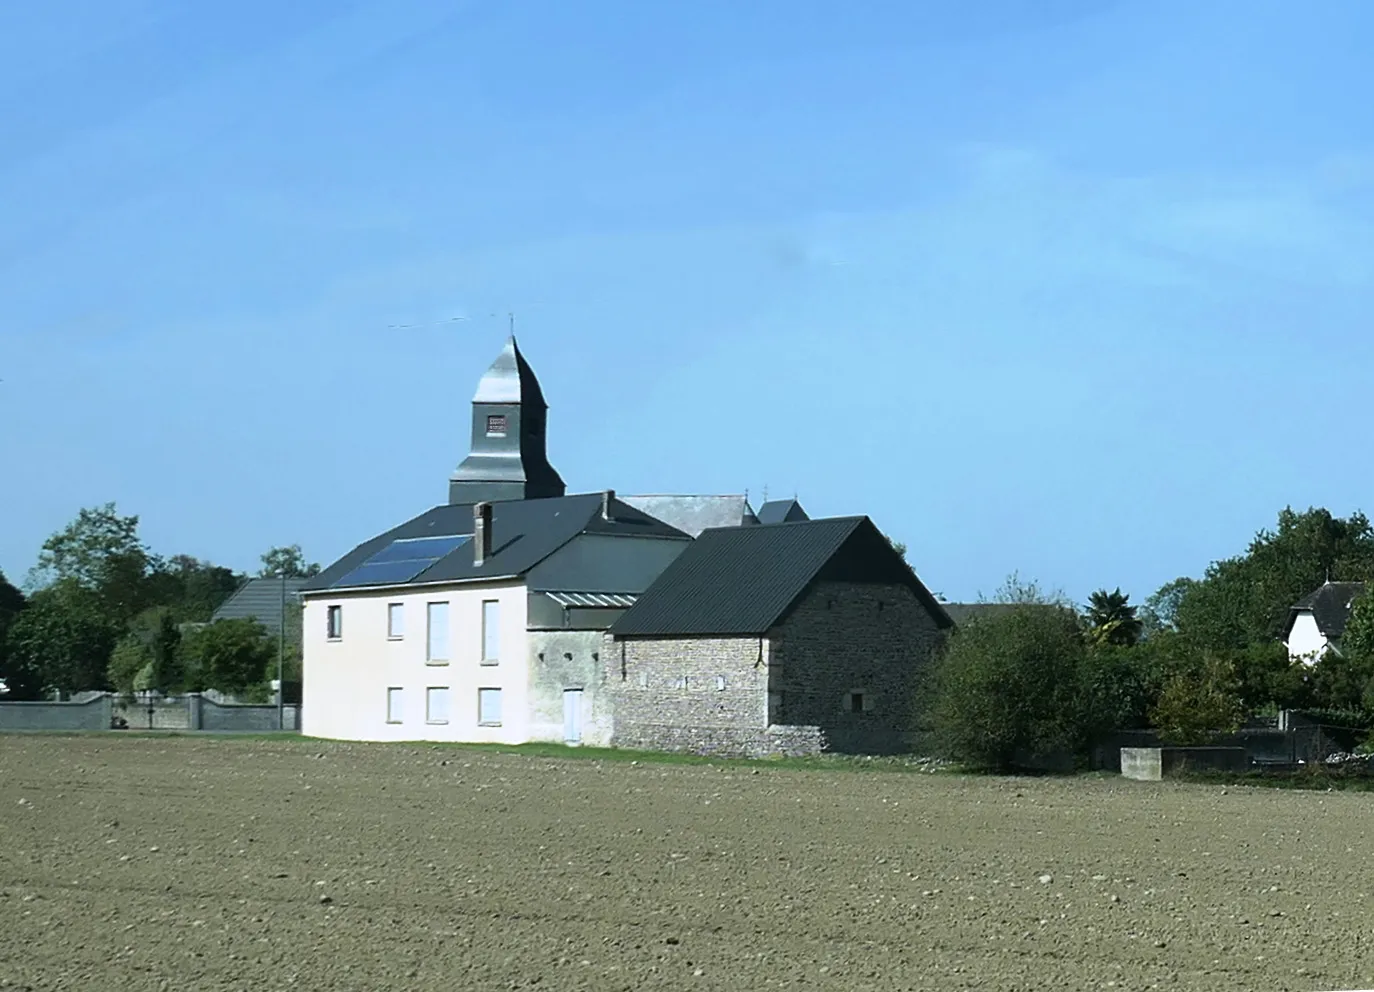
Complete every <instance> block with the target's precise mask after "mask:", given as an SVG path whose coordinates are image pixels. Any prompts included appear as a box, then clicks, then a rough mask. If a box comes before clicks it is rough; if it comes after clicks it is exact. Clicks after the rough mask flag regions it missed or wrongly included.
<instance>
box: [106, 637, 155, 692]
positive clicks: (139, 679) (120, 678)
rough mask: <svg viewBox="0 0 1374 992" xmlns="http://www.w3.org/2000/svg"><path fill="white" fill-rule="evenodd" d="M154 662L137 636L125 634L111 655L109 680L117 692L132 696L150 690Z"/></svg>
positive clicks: (146, 647)
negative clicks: (149, 683)
mask: <svg viewBox="0 0 1374 992" xmlns="http://www.w3.org/2000/svg"><path fill="white" fill-rule="evenodd" d="M152 670H153V660H152V658H151V657H150V656H149V653H148V646H147V645H146V644H144V643H143V640H142V639H141V638H140V637H139V636H138V635H137V634H125V635H124V636H123V637H121V638H120V639H119V643H118V644H116V645H115V647H114V651H112V652H111V653H110V667H109V669H108V680H109V683H110V685H111V687H113V688H114V690H115V691H116V692H120V693H123V694H124V695H132V694H133V693H135V692H141V691H142V690H144V689H147V688H148V682H149V681H150V679H151V677H152Z"/></svg>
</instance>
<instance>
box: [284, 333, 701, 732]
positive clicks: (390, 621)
mask: <svg viewBox="0 0 1374 992" xmlns="http://www.w3.org/2000/svg"><path fill="white" fill-rule="evenodd" d="M546 409H547V408H546V406H545V403H544V398H543V393H542V391H541V390H540V388H539V384H538V381H537V380H536V379H535V376H534V373H533V371H532V370H531V369H530V367H529V365H528V364H527V363H526V362H525V359H524V357H523V356H522V355H521V354H520V351H519V349H518V347H517V346H516V343H515V339H514V338H511V339H510V340H509V341H508V342H507V344H506V347H505V349H504V350H503V351H502V352H501V354H500V356H498V358H497V359H496V361H495V363H493V365H492V366H491V368H490V369H489V370H488V371H487V373H486V375H484V376H483V377H482V380H481V382H480V384H479V385H478V388H477V393H476V395H475V396H474V397H473V402H472V442H471V449H470V452H469V454H468V456H467V457H466V458H465V459H464V460H463V461H462V463H461V464H460V465H459V466H458V468H457V469H456V470H455V471H454V473H453V475H452V476H451V477H450V480H449V501H448V503H447V504H445V505H441V506H436V507H433V508H432V509H430V510H427V511H425V512H424V513H422V514H420V515H419V516H417V517H415V518H413V519H411V520H408V521H406V522H405V523H403V524H401V525H399V526H397V527H395V528H392V529H391V530H389V531H386V532H385V533H383V534H380V535H378V536H377V537H374V538H372V539H371V540H369V541H366V542H364V543H363V544H360V545H358V546H357V547H356V548H354V549H353V550H352V551H350V552H349V553H348V554H346V555H344V556H343V557H342V558H340V559H339V560H338V561H336V562H334V563H333V564H332V565H330V566H329V567H328V568H326V569H324V570H323V571H322V572H321V573H320V574H319V575H318V576H315V577H314V578H312V579H310V580H308V581H307V582H305V583H304V585H303V587H302V589H301V592H300V595H301V598H302V600H303V601H304V604H305V607H304V631H305V633H304V638H303V650H304V674H303V681H304V689H303V699H302V703H303V706H302V711H303V712H302V729H303V731H304V732H305V733H307V734H310V735H312V736H318V737H330V738H338V739H346V740H442V741H489V742H499V743H507V744H514V743H522V742H525V741H568V742H572V743H581V742H586V743H606V742H607V741H608V740H609V739H610V732H611V730H610V718H609V713H608V712H607V709H606V705H605V701H604V698H603V694H602V693H600V692H599V685H600V681H601V680H600V666H599V664H598V660H599V659H598V652H599V650H600V642H601V632H602V631H603V630H604V629H605V628H606V627H607V626H608V625H609V624H610V623H611V621H612V620H614V618H615V617H617V616H618V615H619V614H620V613H622V612H623V611H624V610H625V608H626V607H627V606H628V605H630V604H631V603H633V602H634V600H635V598H636V597H637V596H638V595H639V594H640V593H642V592H643V591H644V590H645V589H647V588H648V587H649V585H650V584H651V583H652V582H653V581H654V579H655V578H657V577H658V575H659V573H660V572H662V571H663V569H664V568H665V567H666V566H667V565H668V564H669V563H670V562H671V561H672V560H673V559H674V558H676V557H677V555H678V554H679V553H680V552H681V551H682V550H683V548H685V547H686V546H687V544H688V543H689V542H690V538H689V537H688V536H687V535H686V534H683V533H682V532H681V531H679V530H676V529H675V528H673V527H670V526H669V525H667V524H665V523H663V522H662V521H660V520H657V519H655V518H653V517H651V516H649V515H647V514H645V513H643V512H641V511H639V510H636V509H635V508H633V507H631V506H629V505H627V504H625V503H624V502H622V501H620V500H618V499H616V497H615V494H614V493H613V492H610V491H606V492H598V493H587V494H580V495H572V496H569V495H565V494H564V491H563V490H564V486H563V480H562V479H561V478H560V477H559V475H558V473H557V472H556V471H555V470H554V469H553V467H552V466H551V465H550V464H549V463H548V460H547V457H546V455H545V446H544V427H545V422H546Z"/></svg>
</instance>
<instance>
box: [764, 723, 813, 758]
mask: <svg viewBox="0 0 1374 992" xmlns="http://www.w3.org/2000/svg"><path fill="white" fill-rule="evenodd" d="M763 743H764V746H765V748H766V751H765V754H764V755H754V757H765V756H772V755H781V756H783V757H785V758H812V757H815V756H816V755H818V754H820V753H821V752H822V751H824V750H825V748H826V744H825V732H824V731H822V730H821V728H820V727H801V726H789V725H787V724H777V725H774V726H772V727H769V728H768V729H767V730H766V731H764V741H763Z"/></svg>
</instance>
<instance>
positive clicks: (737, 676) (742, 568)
mask: <svg viewBox="0 0 1374 992" xmlns="http://www.w3.org/2000/svg"><path fill="white" fill-rule="evenodd" d="M951 627H952V621H951V620H950V618H949V617H948V615H947V614H945V612H944V610H943V609H942V607H941V606H940V604H939V603H938V602H937V601H936V600H935V598H934V597H933V596H931V594H930V592H929V591H928V590H927V589H926V588H925V586H924V585H923V584H922V583H921V581H920V579H919V578H917V577H916V576H915V574H914V573H912V571H911V569H910V568H908V567H907V566H906V563H905V562H904V561H902V559H901V556H900V555H899V554H898V553H897V552H896V551H894V550H893V549H892V547H891V545H890V544H889V543H888V542H887V540H886V538H884V537H883V536H882V535H881V534H880V533H879V531H878V530H877V528H876V527H874V526H873V524H872V522H871V521H869V520H868V519H867V518H866V517H858V518H831V519H824V520H816V521H807V522H795V523H780V524H768V525H760V526H758V527H751V528H741V529H719V530H711V531H706V532H704V533H703V535H702V536H701V537H700V538H698V539H697V541H696V542H695V543H694V544H693V545H692V547H691V548H689V549H688V550H687V551H685V552H684V553H683V554H682V556H680V557H679V558H678V559H677V560H676V561H675V562H674V563H673V564H672V565H671V566H669V568H668V569H667V570H666V571H665V572H664V574H663V575H662V576H661V577H660V578H659V580H658V582H656V583H655V584H654V585H653V586H652V587H651V588H650V589H649V590H648V592H646V593H645V594H644V596H642V597H640V599H639V600H638V601H637V603H636V604H635V606H633V607H632V608H631V609H630V610H628V611H627V612H626V613H625V614H624V615H623V616H622V617H621V618H620V619H619V620H617V621H616V622H615V623H614V624H612V625H611V628H610V631H609V633H608V635H607V643H606V651H605V656H606V659H607V664H606V682H607V686H608V689H609V692H608V695H609V696H610V699H611V704H612V708H613V710H614V733H613V735H612V742H613V743H614V744H616V745H618V746H623V747H632V748H647V749H656V750H657V749H663V750H685V751H693V752H706V753H716V754H727V755H728V754H738V755H761V754H770V753H782V754H803V753H815V752H818V751H820V750H822V749H825V750H830V751H837V752H847V753H867V754H881V753H892V752H898V751H903V750H906V749H908V748H909V747H910V746H911V744H912V735H913V733H914V711H915V695H916V690H917V687H918V685H919V683H920V680H921V677H922V676H923V675H924V674H925V672H926V671H927V665H928V663H929V662H930V660H931V658H932V656H933V654H934V652H935V650H936V649H937V648H938V646H939V645H940V643H941V642H942V641H943V639H944V636H945V634H946V632H947V631H948V630H949V629H950V628H951Z"/></svg>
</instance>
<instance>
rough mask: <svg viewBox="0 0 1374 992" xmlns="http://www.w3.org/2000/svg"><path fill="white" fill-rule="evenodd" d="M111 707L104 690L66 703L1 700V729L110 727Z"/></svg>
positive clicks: (99, 728) (87, 728) (98, 728)
mask: <svg viewBox="0 0 1374 992" xmlns="http://www.w3.org/2000/svg"><path fill="white" fill-rule="evenodd" d="M111 711H112V705H111V699H110V697H109V696H107V695H105V694H103V693H102V694H100V695H97V696H96V697H95V698H93V699H91V698H88V699H83V700H73V701H71V702H66V703H55V702H37V703H0V731H5V730H30V731H32V730H109V729H110V715H111Z"/></svg>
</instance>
